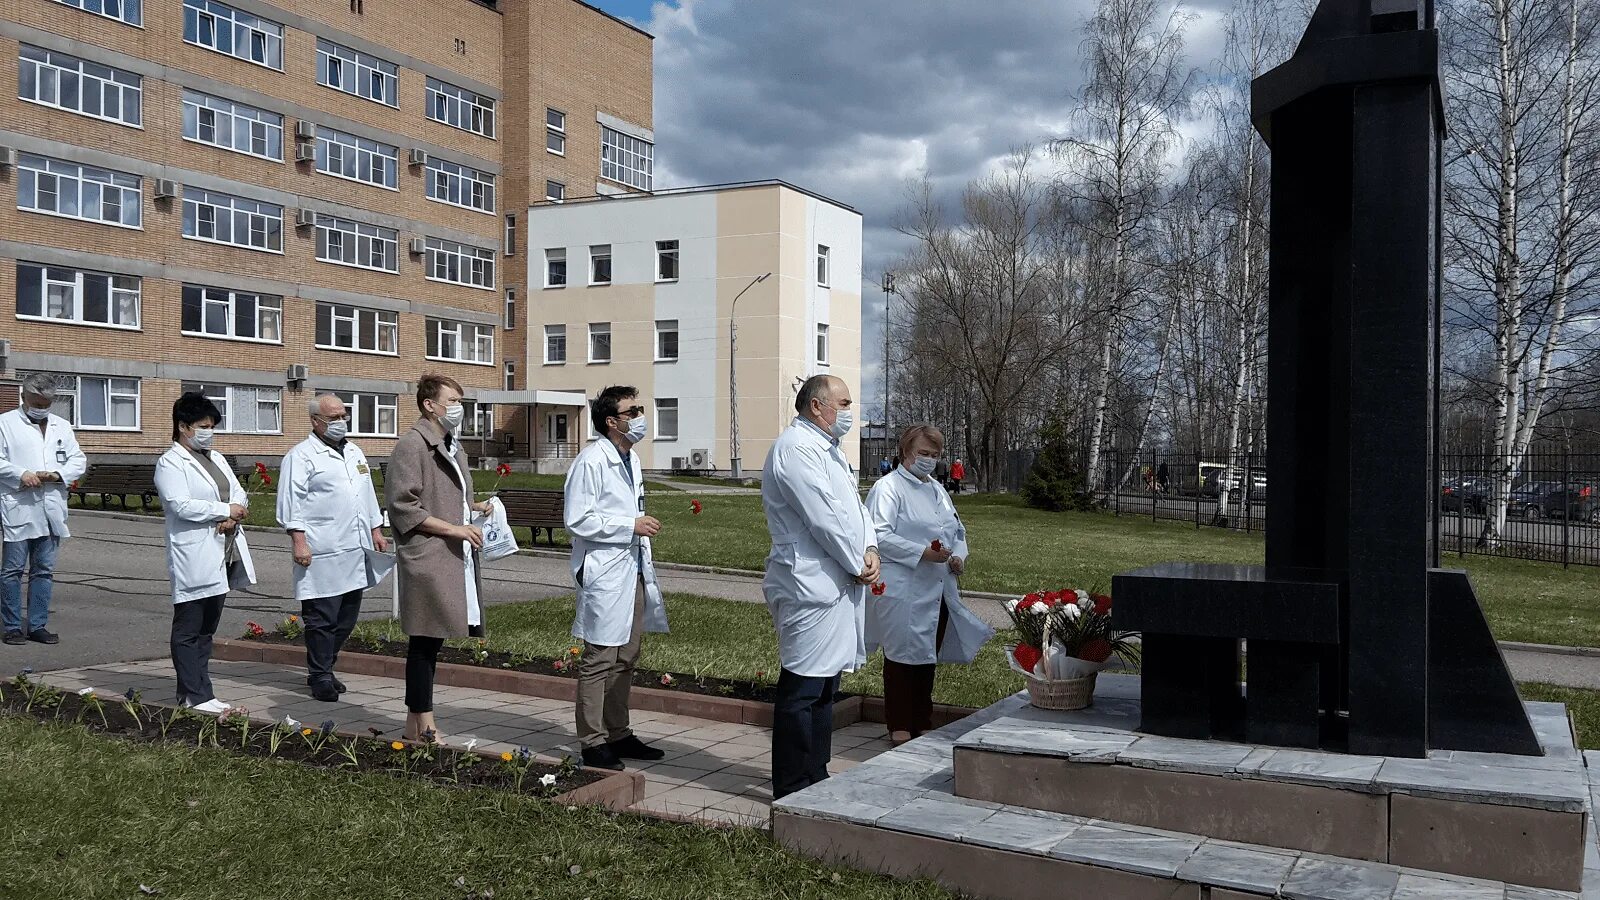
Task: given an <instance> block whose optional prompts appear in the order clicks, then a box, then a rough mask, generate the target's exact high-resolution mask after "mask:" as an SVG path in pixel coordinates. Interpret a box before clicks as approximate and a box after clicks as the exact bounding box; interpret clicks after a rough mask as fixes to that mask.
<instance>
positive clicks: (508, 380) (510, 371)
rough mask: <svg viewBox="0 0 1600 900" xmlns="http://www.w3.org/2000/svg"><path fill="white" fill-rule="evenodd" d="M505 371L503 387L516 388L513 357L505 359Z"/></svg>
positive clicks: (515, 364)
mask: <svg viewBox="0 0 1600 900" xmlns="http://www.w3.org/2000/svg"><path fill="white" fill-rule="evenodd" d="M505 371H506V375H505V389H506V390H508V391H514V390H516V389H517V361H516V360H514V359H508V360H506V370H505Z"/></svg>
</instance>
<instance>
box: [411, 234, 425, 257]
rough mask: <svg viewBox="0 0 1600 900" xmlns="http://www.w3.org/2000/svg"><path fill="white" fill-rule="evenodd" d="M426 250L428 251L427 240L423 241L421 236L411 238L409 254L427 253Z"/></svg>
mask: <svg viewBox="0 0 1600 900" xmlns="http://www.w3.org/2000/svg"><path fill="white" fill-rule="evenodd" d="M427 252H428V242H427V241H424V240H423V239H422V238H412V239H411V255H412V256H421V255H422V254H424V253H427Z"/></svg>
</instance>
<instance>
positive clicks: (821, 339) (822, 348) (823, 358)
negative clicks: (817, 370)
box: [817, 325, 828, 366]
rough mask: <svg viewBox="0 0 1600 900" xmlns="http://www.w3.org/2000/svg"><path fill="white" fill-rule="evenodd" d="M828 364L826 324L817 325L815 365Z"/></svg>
mask: <svg viewBox="0 0 1600 900" xmlns="http://www.w3.org/2000/svg"><path fill="white" fill-rule="evenodd" d="M827 364H828V326H826V325H818V326H817V365H819V366H825V365H827Z"/></svg>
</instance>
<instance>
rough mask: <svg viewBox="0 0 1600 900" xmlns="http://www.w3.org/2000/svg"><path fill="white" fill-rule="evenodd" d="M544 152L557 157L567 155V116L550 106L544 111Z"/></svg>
mask: <svg viewBox="0 0 1600 900" xmlns="http://www.w3.org/2000/svg"><path fill="white" fill-rule="evenodd" d="M551 144H556V145H557V146H555V147H552V146H551ZM544 150H545V152H546V153H552V154H554V155H556V156H566V155H567V114H566V113H564V112H562V111H561V110H559V109H556V108H554V107H550V106H547V107H545V110H544Z"/></svg>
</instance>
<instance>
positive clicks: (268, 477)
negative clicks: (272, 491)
mask: <svg viewBox="0 0 1600 900" xmlns="http://www.w3.org/2000/svg"><path fill="white" fill-rule="evenodd" d="M261 483H262V484H263V485H269V484H271V483H272V476H271V475H268V474H267V473H265V472H262V473H261Z"/></svg>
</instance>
